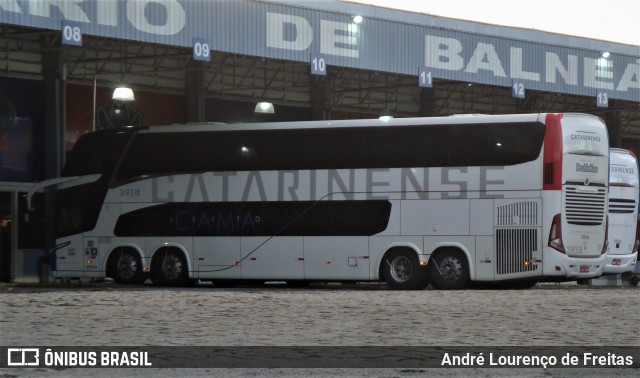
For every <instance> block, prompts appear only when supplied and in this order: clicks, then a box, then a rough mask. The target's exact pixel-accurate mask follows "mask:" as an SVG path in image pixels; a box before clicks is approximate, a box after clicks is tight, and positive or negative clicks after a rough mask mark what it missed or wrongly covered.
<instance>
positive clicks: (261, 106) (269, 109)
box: [254, 101, 276, 114]
mask: <svg viewBox="0 0 640 378" xmlns="http://www.w3.org/2000/svg"><path fill="white" fill-rule="evenodd" d="M254 111H255V112H256V113H265V114H273V113H275V112H276V111H275V109H274V107H273V104H272V103H270V102H266V101H260V102H259V103H257V104H256V109H255V110H254Z"/></svg>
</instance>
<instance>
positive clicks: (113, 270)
mask: <svg viewBox="0 0 640 378" xmlns="http://www.w3.org/2000/svg"><path fill="white" fill-rule="evenodd" d="M107 267H108V270H109V275H110V276H111V278H113V280H114V281H115V282H116V283H119V284H129V285H131V284H133V285H138V284H142V283H144V281H145V280H146V278H147V277H146V276H145V274H144V272H143V271H142V262H141V261H140V256H138V254H137V253H136V252H134V251H131V250H127V249H124V248H121V249H117V250H115V251H114V252H113V253H111V255H110V256H109V262H108V264H107Z"/></svg>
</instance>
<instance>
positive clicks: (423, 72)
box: [418, 67, 433, 88]
mask: <svg viewBox="0 0 640 378" xmlns="http://www.w3.org/2000/svg"><path fill="white" fill-rule="evenodd" d="M418 71H419V73H418V86H419V87H420V88H433V72H431V71H429V70H428V69H427V67H420V69H419V70H418Z"/></svg>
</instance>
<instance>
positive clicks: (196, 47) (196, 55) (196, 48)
mask: <svg viewBox="0 0 640 378" xmlns="http://www.w3.org/2000/svg"><path fill="white" fill-rule="evenodd" d="M193 60H199V61H202V62H211V45H210V44H209V40H208V39H206V38H198V37H194V38H193Z"/></svg>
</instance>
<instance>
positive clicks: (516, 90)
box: [511, 80, 525, 98]
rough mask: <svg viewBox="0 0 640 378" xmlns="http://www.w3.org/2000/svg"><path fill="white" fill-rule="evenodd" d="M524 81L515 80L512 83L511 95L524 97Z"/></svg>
mask: <svg viewBox="0 0 640 378" xmlns="http://www.w3.org/2000/svg"><path fill="white" fill-rule="evenodd" d="M524 93H525V90H524V83H523V82H521V81H515V80H514V81H513V84H512V85H511V97H513V98H524Z"/></svg>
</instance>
